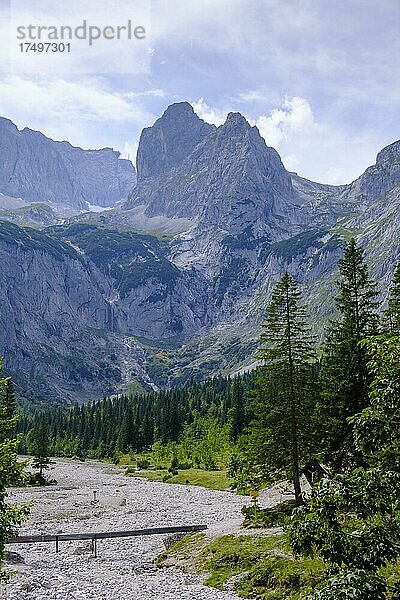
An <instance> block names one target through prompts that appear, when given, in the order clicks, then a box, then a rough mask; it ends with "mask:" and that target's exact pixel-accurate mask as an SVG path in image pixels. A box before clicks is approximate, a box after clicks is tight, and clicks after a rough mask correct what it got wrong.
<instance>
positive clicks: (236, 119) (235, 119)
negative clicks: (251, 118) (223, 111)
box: [223, 112, 251, 130]
mask: <svg viewBox="0 0 400 600" xmlns="http://www.w3.org/2000/svg"><path fill="white" fill-rule="evenodd" d="M223 126H224V127H226V128H227V127H230V128H232V127H233V128H237V129H241V130H246V129H250V128H251V125H250V124H249V123H248V121H247V120H246V119H245V117H244V116H243V115H242V114H241V113H239V112H230V113H228V115H227V117H226V121H225V123H224V125H223Z"/></svg>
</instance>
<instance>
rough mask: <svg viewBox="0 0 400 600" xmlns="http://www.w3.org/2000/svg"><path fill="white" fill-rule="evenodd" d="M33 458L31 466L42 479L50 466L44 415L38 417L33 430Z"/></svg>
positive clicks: (47, 434)
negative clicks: (44, 471) (37, 470)
mask: <svg viewBox="0 0 400 600" xmlns="http://www.w3.org/2000/svg"><path fill="white" fill-rule="evenodd" d="M79 439H80V438H79ZM33 456H34V460H33V462H32V466H33V467H34V468H35V469H39V476H40V477H43V470H44V469H48V468H49V466H50V464H51V460H50V458H49V431H48V425H47V419H46V417H45V415H44V414H42V415H41V416H40V419H39V423H38V425H37V427H36V428H35V430H34V438H33Z"/></svg>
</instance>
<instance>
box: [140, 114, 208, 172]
mask: <svg viewBox="0 0 400 600" xmlns="http://www.w3.org/2000/svg"><path fill="white" fill-rule="evenodd" d="M214 129H215V126H214V125H210V124H208V123H205V121H203V120H202V119H200V117H198V116H197V115H196V113H195V112H194V110H193V107H192V106H191V105H190V104H189V103H188V102H177V103H175V104H171V105H170V106H168V108H167V109H166V110H165V112H164V114H163V115H162V116H161V117H160V118H159V119H157V121H156V122H155V123H154V125H152V126H151V127H146V128H145V129H143V131H142V134H141V136H140V140H139V148H138V153H137V161H136V164H137V171H138V183H140V182H142V181H144V180H146V179H149V178H151V177H157V176H159V175H161V174H162V173H166V172H168V171H169V170H170V169H172V168H173V167H176V166H178V165H179V164H180V163H181V162H182V161H183V160H184V159H185V158H186V157H187V156H188V155H189V154H190V153H191V152H192V150H193V149H194V148H195V146H197V144H198V143H199V142H201V141H202V140H203V139H204V138H205V137H206V136H207V135H208V134H209V133H210V132H211V131H213V130H214Z"/></svg>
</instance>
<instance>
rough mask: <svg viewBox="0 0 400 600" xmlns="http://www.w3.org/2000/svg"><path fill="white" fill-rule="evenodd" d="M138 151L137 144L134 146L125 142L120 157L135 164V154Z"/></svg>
mask: <svg viewBox="0 0 400 600" xmlns="http://www.w3.org/2000/svg"><path fill="white" fill-rule="evenodd" d="M137 149H138V142H137V143H136V144H130V143H129V142H125V144H124V149H123V150H122V151H121V157H122V158H127V159H128V160H130V161H131V162H133V164H135V163H136V153H137Z"/></svg>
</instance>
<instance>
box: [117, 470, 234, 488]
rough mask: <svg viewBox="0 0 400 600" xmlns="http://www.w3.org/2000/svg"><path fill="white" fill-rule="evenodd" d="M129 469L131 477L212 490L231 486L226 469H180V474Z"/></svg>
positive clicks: (128, 473)
mask: <svg viewBox="0 0 400 600" xmlns="http://www.w3.org/2000/svg"><path fill="white" fill-rule="evenodd" d="M127 471H128V472H127V475H128V476H129V477H143V478H144V479H148V480H149V481H163V482H164V483H180V484H182V485H197V486H200V487H205V488H208V489H210V490H226V489H227V488H228V487H229V479H228V477H227V475H226V471H225V470H220V471H205V470H204V469H181V470H179V471H178V475H171V473H169V472H168V470H167V469H146V470H143V471H139V472H135V471H132V470H131V469H127Z"/></svg>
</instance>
